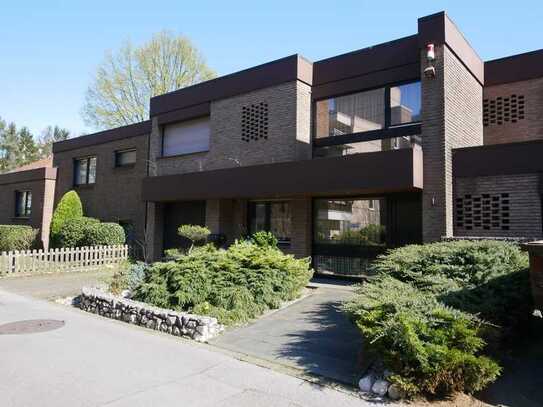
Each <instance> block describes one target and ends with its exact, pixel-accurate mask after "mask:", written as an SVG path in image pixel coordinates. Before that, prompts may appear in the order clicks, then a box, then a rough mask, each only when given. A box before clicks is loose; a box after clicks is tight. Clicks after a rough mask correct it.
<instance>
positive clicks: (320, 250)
mask: <svg viewBox="0 0 543 407" xmlns="http://www.w3.org/2000/svg"><path fill="white" fill-rule="evenodd" d="M318 200H325V201H334V200H342V201H356V200H368V201H369V200H383V201H384V203H385V204H384V208H382V210H384V211H385V216H386V218H385V219H387V220H386V222H385V224H384V225H385V227H386V228H387V229H388V209H387V207H388V197H387V195H382V194H381V195H349V196H341V195H338V196H322V197H321V196H319V197H314V198H312V200H311V212H312V216H311V255H312V256H314V255H323V256H340V257H367V258H374V257H375V256H377V255H379V254H382V253H384V252H386V250H387V249H389V248H390V247H391V246H390V243H389V240H390V236H389V234H388V233H386V235H385V241H384V242H383V244H382V245H353V244H347V243H327V242H319V241H318V240H317V239H316V238H315V228H316V222H317V218H316V217H317V212H318V210H317V201H318Z"/></svg>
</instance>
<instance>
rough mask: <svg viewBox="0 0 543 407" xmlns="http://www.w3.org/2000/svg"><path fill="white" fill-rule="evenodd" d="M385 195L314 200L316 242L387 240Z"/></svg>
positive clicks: (373, 243) (366, 243) (362, 243)
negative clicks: (370, 197) (383, 196)
mask: <svg viewBox="0 0 543 407" xmlns="http://www.w3.org/2000/svg"><path fill="white" fill-rule="evenodd" d="M384 216H385V211H384V199H382V198H381V199H317V200H315V223H314V228H313V229H314V240H315V242H316V243H317V244H333V245H356V246H381V245H384V244H385V222H384Z"/></svg>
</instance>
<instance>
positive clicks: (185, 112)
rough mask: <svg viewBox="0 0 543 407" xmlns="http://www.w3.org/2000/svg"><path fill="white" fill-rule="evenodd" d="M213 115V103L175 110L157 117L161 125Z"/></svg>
mask: <svg viewBox="0 0 543 407" xmlns="http://www.w3.org/2000/svg"><path fill="white" fill-rule="evenodd" d="M210 114H211V103H209V102H207V103H202V104H199V105H196V106H191V107H187V108H185V109H179V110H174V111H173V112H168V113H163V114H160V115H158V116H156V119H157V122H158V124H159V125H164V124H168V123H175V122H181V121H184V120H191V119H196V118H198V117H204V116H209V115H210Z"/></svg>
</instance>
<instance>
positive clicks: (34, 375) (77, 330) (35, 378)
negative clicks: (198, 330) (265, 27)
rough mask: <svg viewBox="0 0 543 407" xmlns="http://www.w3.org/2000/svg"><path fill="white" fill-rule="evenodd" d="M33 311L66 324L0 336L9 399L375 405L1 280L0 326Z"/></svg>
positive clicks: (2, 381)
mask: <svg viewBox="0 0 543 407" xmlns="http://www.w3.org/2000/svg"><path fill="white" fill-rule="evenodd" d="M30 319H53V320H61V321H64V322H65V325H64V326H63V327H61V328H59V329H56V330H51V331H47V332H41V333H29V334H15V335H6V334H2V335H0V360H1V363H0V400H1V405H2V407H15V406H16V407H22V406H40V407H48V406H54V407H65V406H66V407H68V406H69V407H74V406H111V407H121V406H150V405H154V406H170V405H172V406H173V405H186V406H255V405H258V406H274V407H280V406H327V407H328V406H368V405H371V404H370V403H368V402H366V401H363V400H361V399H359V398H358V397H356V396H352V395H350V394H346V393H343V392H340V391H337V390H334V389H331V388H327V387H322V386H319V385H316V384H311V383H308V382H306V381H303V380H300V379H298V378H295V377H291V376H288V375H285V374H282V373H279V372H276V371H272V370H270V369H266V368H263V367H259V366H255V365H252V364H248V363H245V362H242V361H240V360H237V359H236V358H233V357H231V356H229V355H227V354H225V353H223V352H219V351H218V350H216V349H214V348H212V347H209V346H207V345H199V344H196V343H194V342H189V341H187V340H183V339H180V338H176V337H172V336H168V335H164V334H160V333H157V332H154V331H149V330H145V329H142V328H138V327H134V326H131V325H128V324H124V323H122V322H119V321H113V320H108V319H104V318H101V317H98V316H95V315H93V314H87V313H83V312H81V311H79V310H76V309H71V308H68V307H64V306H61V305H57V304H52V303H48V302H45V301H41V300H36V299H30V298H26V297H22V296H20V295H17V294H13V293H9V292H7V291H5V290H2V289H0V325H2V324H5V323H8V322H14V321H20V320H30Z"/></svg>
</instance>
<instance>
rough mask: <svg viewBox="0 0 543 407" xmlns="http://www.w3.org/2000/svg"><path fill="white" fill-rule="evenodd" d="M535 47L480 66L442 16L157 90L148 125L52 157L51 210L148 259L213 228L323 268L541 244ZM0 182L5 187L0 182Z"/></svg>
mask: <svg viewBox="0 0 543 407" xmlns="http://www.w3.org/2000/svg"><path fill="white" fill-rule="evenodd" d="M542 99H543V50H541V51H535V52H531V53H527V54H521V55H516V56H512V57H507V58H503V59H498V60H494V61H488V62H484V61H482V60H481V59H480V58H479V56H478V55H477V53H476V51H475V50H474V49H473V48H472V47H471V46H470V44H469V43H468V42H467V40H466V39H465V38H464V36H463V35H462V33H461V32H460V31H459V30H458V28H457V27H456V26H455V25H454V23H453V22H452V21H451V20H450V19H449V18H448V16H447V15H446V14H445V13H437V14H434V15H430V16H426V17H423V18H420V19H419V21H418V32H417V33H416V34H414V35H412V36H409V37H405V38H401V39H398V40H394V41H391V42H388V43H384V44H380V45H376V46H373V47H370V48H365V49H362V50H358V51H354V52H351V53H348V54H344V55H339V56H335V57H332V58H328V59H325V60H322V61H317V62H310V61H308V60H307V59H305V58H303V57H301V56H299V55H293V56H289V57H286V58H283V59H280V60H276V61H272V62H270V63H267V64H264V65H260V66H256V67H253V68H250V69H247V70H244V71H240V72H237V73H234V74H230V75H226V76H222V77H219V78H216V79H213V80H210V81H207V82H204V83H201V84H198V85H194V86H191V87H188V88H184V89H180V90H177V91H174V92H171V93H167V94H165V95H160V96H157V97H154V98H153V99H151V101H150V118H149V121H146V122H143V123H138V124H135V125H131V126H126V127H122V128H118V129H112V130H108V131H105V132H101V133H96V134H92V135H88V136H84V137H80V138H76V139H71V140H67V141H63V142H59V143H57V144H55V146H54V161H53V165H54V167H55V168H57V180H56V192H55V199H56V201H58V199H59V198H60V196H62V195H63V194H64V193H65V192H66V191H68V190H70V189H76V190H77V191H78V192H79V193H80V196H81V198H82V200H83V204H84V206H85V209H86V213H87V214H88V215H89V216H95V217H98V218H100V219H103V220H110V221H119V222H121V223H122V224H123V225H126V226H127V230H131V231H132V233H133V235H134V238H135V239H138V240H140V241H144V242H145V244H146V246H147V248H148V252H149V254H150V255H151V257H153V258H159V257H160V256H161V255H162V253H163V250H164V249H167V248H171V247H178V246H179V245H182V244H183V242H182V241H181V240H180V238H179V237H178V236H177V233H176V230H177V227H178V226H179V225H180V224H186V223H191V224H202V225H207V226H208V227H209V228H210V229H211V231H212V233H213V234H214V238H215V239H217V240H218V241H220V242H222V243H223V244H228V243H230V242H232V241H234V240H235V239H236V238H238V237H241V236H244V235H247V234H250V233H252V232H254V231H258V230H269V231H271V232H273V233H274V234H275V235H276V236H277V237H278V239H279V241H280V245H281V247H282V248H283V249H284V250H285V251H286V252H289V253H293V254H295V255H297V256H311V257H312V259H313V264H314V267H315V268H316V270H317V271H320V272H324V273H326V272H333V273H339V274H358V273H361V272H363V271H364V269H365V267H366V265H367V262H368V261H369V260H371V258H373V257H374V256H375V255H376V254H378V253H380V252H382V251H383V250H385V249H386V248H387V247H394V246H398V245H403V244H407V243H417V242H430V241H436V240H439V239H441V238H442V237H443V236H455V235H456V236H490V237H526V238H539V237H542V235H543V233H542V214H541V187H540V184H541V175H540V174H541V171H542V170H543V168H542V167H543V164H541V159H540V157H541V152H543V100H542ZM0 183H1V178H0Z"/></svg>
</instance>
